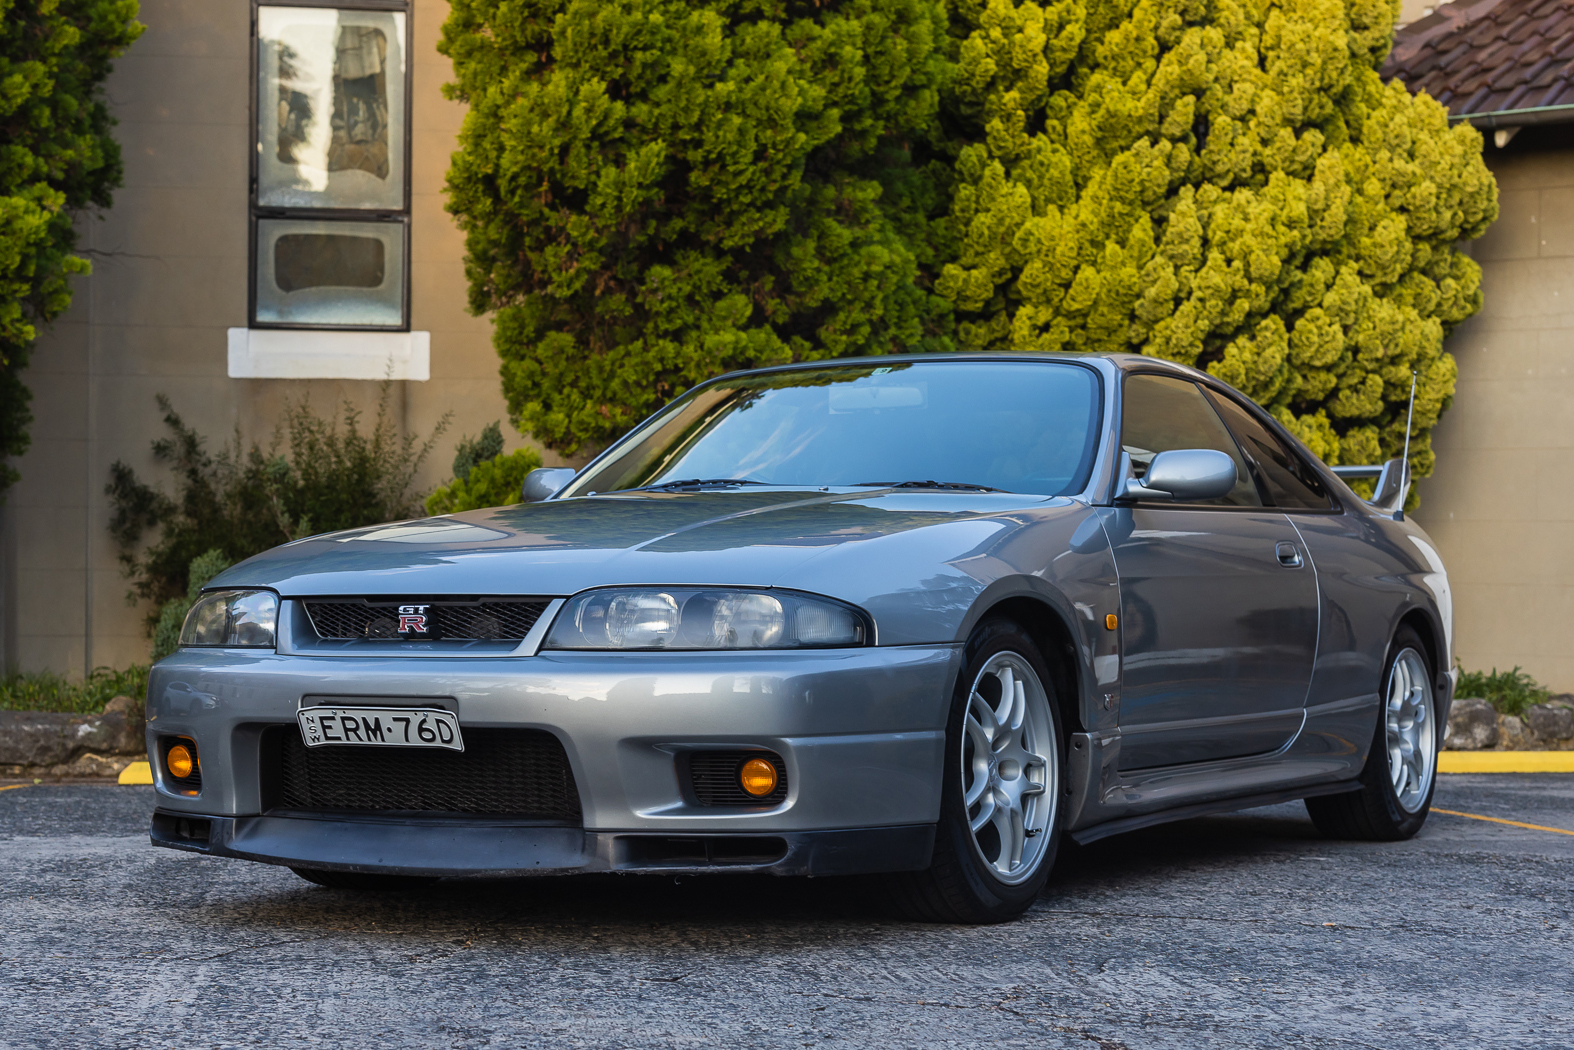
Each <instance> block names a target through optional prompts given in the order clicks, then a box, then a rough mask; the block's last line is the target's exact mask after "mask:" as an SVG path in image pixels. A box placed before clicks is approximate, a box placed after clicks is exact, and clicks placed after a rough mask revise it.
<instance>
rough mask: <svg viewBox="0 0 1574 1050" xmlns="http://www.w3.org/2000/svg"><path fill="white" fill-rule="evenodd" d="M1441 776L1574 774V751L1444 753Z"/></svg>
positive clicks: (1440, 757) (1439, 767) (1440, 756)
mask: <svg viewBox="0 0 1574 1050" xmlns="http://www.w3.org/2000/svg"><path fill="white" fill-rule="evenodd" d="M1437 771H1438V772H1439V773H1574V751H1443V752H1441V753H1439V754H1438V756H1437Z"/></svg>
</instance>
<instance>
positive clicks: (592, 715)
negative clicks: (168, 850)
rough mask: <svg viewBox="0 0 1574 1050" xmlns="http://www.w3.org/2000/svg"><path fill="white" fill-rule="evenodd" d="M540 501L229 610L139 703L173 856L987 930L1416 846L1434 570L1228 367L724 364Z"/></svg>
mask: <svg viewBox="0 0 1574 1050" xmlns="http://www.w3.org/2000/svg"><path fill="white" fill-rule="evenodd" d="M1391 481H1392V479H1391V478H1390V477H1389V474H1388V473H1385V476H1384V479H1383V481H1382V482H1380V487H1386V488H1387V489H1390V490H1391V489H1392V488H1393V485H1392V484H1391ZM526 490H527V492H526V495H527V496H529V495H530V494H531V493H532V492H533V493H534V494H535V495H536V496H537V497H545V498H538V499H536V500H535V501H534V502H525V503H521V504H519V505H516V506H510V507H499V508H493V509H490V510H481V511H472V512H467V513H462V514H455V515H451V516H447V517H437V518H426V519H422V520H417V521H407V522H399V523H394V524H389V525H382V526H377V527H373V528H365V529H358V530H354V531H349V532H340V533H334V534H329V535H323V536H315V537H311V538H309V539H304V540H299V541H296V542H294V543H289V544H285V545H284V546H282V547H278V548H275V549H274V550H271V551H268V552H266V553H264V554H261V555H258V556H257V557H254V558H251V559H249V560H248V561H245V562H242V563H241V564H239V565H236V566H235V567H233V568H231V569H229V570H227V571H226V572H224V573H223V574H222V575H221V576H220V577H218V578H217V579H215V580H213V581H212V583H211V584H210V585H209V587H208V588H207V589H206V591H205V592H204V593H203V595H202V596H201V597H200V599H199V600H198V602H197V603H196V604H195V605H194V607H193V608H192V610H191V613H190V615H189V617H188V618H187V621H186V624H185V628H184V631H183V634H182V636H181V643H182V647H181V648H180V649H179V650H178V651H177V652H176V653H175V654H174V655H173V656H170V657H168V658H167V659H165V660H163V661H161V662H159V663H158V664H157V665H156V666H155V667H154V669H153V673H152V678H151V681H150V685H149V692H148V702H147V710H148V723H147V742H148V748H149V753H150V756H151V757H152V759H153V767H154V770H155V780H156V790H157V794H158V808H157V812H156V813H155V815H154V817H153V824H152V839H153V842H154V843H155V844H156V845H159V846H167V847H172V848H175V849H181V850H193V851H197V852H202V853H209V854H214V855H218V856H225V857H237V858H243V859H248V860H255V861H263V862H266V863H270V864H282V865H288V866H289V867H290V868H292V869H294V870H295V871H296V872H297V873H298V874H300V875H302V876H303V877H305V878H307V879H309V880H311V881H313V882H318V883H322V884H326V885H330V886H347V887H376V886H392V885H401V884H408V883H409V882H411V881H413V880H417V879H432V878H437V877H443V876H458V875H519V874H566V873H574V872H605V871H619V872H690V871H738V872H770V873H775V874H781V875H844V874H856V873H862V874H874V873H883V875H884V877H885V880H886V881H888V882H889V894H887V896H888V897H889V898H890V899H891V900H893V901H895V902H896V903H897V904H898V905H900V906H901V907H902V908H904V909H905V910H906V911H907V912H908V913H909V914H911V915H914V916H916V917H920V918H928V919H933V920H945V921H961V922H986V921H997V920H1001V919H1006V918H1009V917H1011V916H1014V915H1016V914H1018V913H1019V912H1021V911H1022V910H1023V909H1024V908H1026V907H1027V906H1028V904H1029V903H1030V902H1031V901H1032V900H1033V898H1034V897H1035V895H1036V894H1037V893H1038V892H1039V890H1040V888H1041V887H1042V886H1043V885H1044V881H1045V879H1046V877H1047V876H1048V873H1049V870H1050V867H1051V865H1052V864H1053V862H1054V859H1055V855H1056V850H1057V846H1058V845H1059V844H1060V842H1061V841H1062V837H1063V836H1066V835H1070V836H1071V837H1072V838H1073V839H1075V840H1077V841H1078V842H1084V843H1085V842H1089V841H1092V840H1094V839H1097V838H1101V837H1103V836H1106V835H1111V834H1115V833H1118V832H1121V831H1126V830H1130V829H1133V828H1138V827H1142V826H1145V825H1148V824H1153V823H1157V822H1160V821H1165V820H1173V819H1176V818H1181V817H1187V816H1192V815H1196V814H1201V813H1207V812H1213V811H1223V810H1235V809H1242V808H1246V807H1250V806H1255V805H1262V804H1266V803H1269V802H1277V801H1286V800H1292V799H1305V800H1306V807H1307V809H1308V810H1309V811H1310V814H1311V817H1312V819H1313V820H1314V821H1315V822H1316V824H1317V826H1318V827H1319V828H1320V829H1322V831H1323V832H1324V833H1326V834H1329V835H1334V836H1344V837H1358V838H1368V839H1400V838H1405V837H1408V836H1410V835H1413V834H1414V833H1415V832H1416V831H1417V830H1418V829H1419V828H1420V826H1421V824H1422V822H1423V821H1424V820H1425V818H1426V814H1427V809H1428V806H1429V804H1430V801H1431V796H1432V789H1433V782H1434V773H1435V770H1436V755H1437V750H1438V747H1439V744H1440V737H1441V733H1442V729H1443V726H1444V725H1445V722H1446V717H1447V708H1448V704H1449V702H1450V699H1451V694H1452V687H1453V680H1452V677H1451V675H1452V672H1451V671H1449V668H1451V666H1452V662H1453V661H1452V660H1451V658H1450V637H1449V636H1450V631H1451V611H1450V599H1449V589H1448V577H1447V574H1446V572H1445V570H1444V567H1443V563H1442V560H1441V559H1440V557H1439V556H1438V553H1437V550H1436V549H1435V547H1434V546H1433V544H1432V542H1431V541H1430V540H1429V539H1428V538H1427V536H1426V534H1425V533H1424V532H1423V531H1422V530H1421V529H1420V528H1418V527H1417V526H1416V525H1415V523H1414V522H1412V521H1409V520H1406V518H1405V515H1404V513H1403V511H1402V510H1401V509H1399V508H1400V507H1402V500H1403V493H1402V486H1401V492H1400V495H1399V498H1398V500H1397V501H1395V500H1394V499H1388V500H1387V501H1386V502H1385V501H1384V500H1382V499H1379V500H1377V501H1376V502H1375V503H1374V502H1368V501H1366V500H1363V499H1362V498H1360V497H1358V496H1357V495H1356V494H1355V493H1354V492H1353V491H1352V490H1351V489H1350V488H1349V487H1348V486H1347V485H1346V483H1345V482H1344V481H1343V480H1341V476H1340V474H1339V473H1337V472H1336V471H1334V470H1331V469H1329V468H1328V467H1326V466H1324V465H1323V464H1322V463H1321V462H1319V461H1318V460H1317V459H1316V458H1315V457H1314V456H1312V455H1311V454H1310V453H1309V452H1308V451H1307V450H1306V449H1305V448H1304V447H1303V446H1302V445H1300V444H1299V443H1298V442H1297V441H1296V440H1295V439H1294V438H1293V437H1291V436H1290V435H1289V434H1288V433H1287V432H1286V431H1285V430H1284V429H1283V428H1282V427H1280V426H1279V425H1278V423H1277V422H1275V421H1274V420H1273V419H1272V418H1271V417H1270V416H1269V415H1267V414H1266V413H1264V412H1263V411H1261V410H1260V409H1259V408H1257V407H1256V406H1255V405H1253V404H1252V403H1251V402H1250V401H1248V400H1247V399H1245V398H1244V397H1242V396H1240V395H1239V394H1238V393H1236V392H1235V391H1234V390H1232V389H1230V388H1229V387H1227V386H1225V385H1224V384H1222V383H1220V382H1219V381H1217V380H1215V379H1214V378H1212V377H1210V376H1208V375H1205V374H1203V373H1201V372H1198V371H1195V370H1192V369H1188V368H1184V367H1180V366H1177V365H1172V364H1168V363H1165V362H1163V361H1158V360H1155V359H1152V358H1145V357H1137V356H1120V355H1113V356H1097V355H1077V356H1071V355H1064V356H1053V355H1044V356H1033V355H1011V356H1008V357H1007V356H994V357H989V356H969V355H954V356H953V355H947V356H945V357H938V356H910V357H890V358H880V359H865V360H857V361H847V362H834V363H818V364H809V365H797V366H789V367H783V368H775V369H767V370H761V371H755V372H747V373H739V374H734V375H729V376H723V377H721V378H719V379H715V380H712V381H710V382H707V383H704V384H702V385H700V386H698V387H695V388H694V389H693V390H691V391H689V392H688V393H687V394H685V395H684V396H682V397H681V398H679V399H678V400H676V401H675V402H673V403H672V404H671V405H669V406H667V407H666V408H665V409H663V410H662V411H660V412H658V413H657V414H656V415H654V416H653V417H651V418H650V419H649V420H648V421H646V422H645V423H644V424H642V425H641V426H639V427H638V428H636V429H635V430H634V431H632V432H631V433H629V434H628V435H627V436H626V437H624V438H623V439H622V440H620V441H618V442H617V443H616V444H614V445H613V446H612V447H610V448H609V449H608V450H607V451H606V452H605V453H603V454H602V455H601V456H600V457H599V458H597V459H596V460H594V461H593V462H592V463H591V464H590V465H589V466H587V467H585V468H584V469H583V470H580V471H579V472H578V473H577V474H576V473H574V472H572V471H538V472H536V474H534V475H532V477H531V478H530V479H529V480H528V481H527V484H526Z"/></svg>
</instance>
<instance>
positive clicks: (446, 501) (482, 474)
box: [426, 448, 541, 514]
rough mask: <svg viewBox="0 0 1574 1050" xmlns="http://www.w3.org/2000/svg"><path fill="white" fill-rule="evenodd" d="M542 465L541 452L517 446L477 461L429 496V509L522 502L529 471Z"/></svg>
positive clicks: (453, 509)
mask: <svg viewBox="0 0 1574 1050" xmlns="http://www.w3.org/2000/svg"><path fill="white" fill-rule="evenodd" d="M540 465H541V453H539V452H537V451H536V450H535V449H533V448H521V449H516V450H514V451H513V452H510V453H508V454H507V455H503V456H494V457H493V458H491V459H489V460H485V461H483V462H480V463H477V464H476V465H475V466H474V467H472V468H471V469H470V471H469V472H468V475H467V476H466V477H462V478H461V477H455V478H454V480H453V481H451V482H449V483H448V484H447V485H444V486H443V487H441V488H439V489H437V490H436V491H434V492H433V493H432V494H431V495H430V496H428V497H426V512H427V513H428V514H457V513H458V512H459V511H462V510H479V509H480V508H482V507H506V506H509V505H510V504H514V503H518V502H519V499H520V493H519V490H520V487H521V486H523V485H524V483H525V475H526V474H529V473H530V472H531V471H532V470H535V469H536V468H537V467H539V466H540Z"/></svg>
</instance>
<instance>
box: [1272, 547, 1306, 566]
mask: <svg viewBox="0 0 1574 1050" xmlns="http://www.w3.org/2000/svg"><path fill="white" fill-rule="evenodd" d="M1274 553H1275V554H1277V555H1278V556H1279V564H1280V565H1283V566H1284V567H1285V568H1286V569H1299V568H1300V567H1301V552H1300V550H1299V549H1298V548H1297V547H1296V546H1295V544H1293V543H1286V542H1284V541H1280V543H1279V545H1278V546H1277V547H1275V548H1274Z"/></svg>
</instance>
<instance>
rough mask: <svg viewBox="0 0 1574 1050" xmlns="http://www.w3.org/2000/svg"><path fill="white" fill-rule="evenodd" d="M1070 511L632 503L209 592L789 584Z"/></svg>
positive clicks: (364, 544)
mask: <svg viewBox="0 0 1574 1050" xmlns="http://www.w3.org/2000/svg"><path fill="white" fill-rule="evenodd" d="M1068 505H1070V501H1069V500H1065V499H1053V500H1050V499H1046V498H1045V497H1043V496H1018V495H1013V494H1008V493H971V492H961V493H958V492H928V491H912V490H905V491H893V490H876V491H873V492H871V491H869V490H855V491H847V490H841V491H835V492H819V491H816V490H804V489H764V490H761V489H747V490H742V491H724V492H687V493H664V492H643V493H624V494H619V495H612V496H596V497H587V498H580V499H570V500H561V501H547V502H545V503H530V504H519V505H517V506H512V507H495V508H491V509H489V510H478V511H468V512H465V513H462V514H456V515H452V516H448V517H441V518H423V519H418V520H415V521H407V522H396V523H393V524H388V525H378V526H374V527H372V528H366V529H355V530H351V531H348V532H338V533H328V534H325V535H322V536H313V537H311V538H309V539H304V540H298V541H296V542H294V543H289V544H285V545H284V546H282V547H276V548H274V549H273V550H271V551H267V552H266V553H263V554H260V555H258V556H256V557H254V558H251V559H249V560H247V561H245V562H242V563H241V564H239V565H237V566H235V567H233V568H231V569H228V570H226V571H225V572H224V573H223V574H222V575H221V576H219V577H217V578H216V579H215V580H214V581H213V582H212V583H211V584H210V585H209V586H253V587H273V588H276V589H277V590H279V592H280V593H281V594H284V595H285V596H306V595H324V594H342V595H351V594H389V595H437V594H544V595H567V594H572V593H574V592H575V591H578V590H582V589H584V588H586V587H595V586H604V585H608V584H632V583H652V584H680V583H688V584H700V585H735V586H741V585H752V586H770V585H782V586H791V585H792V583H791V580H784V576H789V575H791V574H792V570H794V569H795V568H797V567H799V566H801V565H803V564H804V563H806V562H808V561H810V560H812V559H815V558H817V557H819V556H820V555H822V554H824V553H826V552H827V551H828V550H831V549H834V548H837V547H842V546H845V545H849V544H859V543H867V542H869V541H873V540H879V539H882V538H886V537H891V536H896V535H899V534H903V533H910V532H913V531H915V530H926V529H935V528H937V527H941V526H945V525H948V524H955V523H960V522H968V521H978V520H979V519H990V518H998V517H1001V516H1004V517H1007V518H1009V517H1011V516H1013V514H1020V513H1022V512H1025V511H1030V510H1033V509H1041V510H1042V509H1045V508H1049V507H1064V506H1068ZM962 531H963V532H966V533H968V534H969V537H970V538H964V536H963V535H961V534H960V533H959V534H958V535H957V536H956V539H957V541H958V542H959V544H960V545H961V548H960V549H958V550H955V551H950V552H947V551H945V550H943V549H942V550H934V549H932V547H931V545H928V544H925V545H924V546H925V547H926V548H931V549H928V550H926V554H927V555H928V556H929V557H934V556H936V555H939V561H940V562H941V563H944V561H946V560H948V557H955V556H961V555H963V554H965V553H966V551H967V548H968V547H970V546H972V545H973V544H974V543H976V542H977V538H978V531H977V529H976V528H975V529H965V530H962ZM991 531H993V530H991ZM946 546H948V545H947V544H942V545H941V547H942V548H944V547H946ZM914 568H917V567H916V566H915V567H914Z"/></svg>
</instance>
